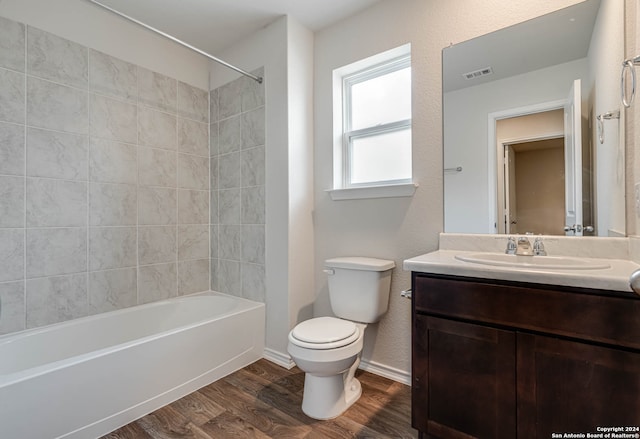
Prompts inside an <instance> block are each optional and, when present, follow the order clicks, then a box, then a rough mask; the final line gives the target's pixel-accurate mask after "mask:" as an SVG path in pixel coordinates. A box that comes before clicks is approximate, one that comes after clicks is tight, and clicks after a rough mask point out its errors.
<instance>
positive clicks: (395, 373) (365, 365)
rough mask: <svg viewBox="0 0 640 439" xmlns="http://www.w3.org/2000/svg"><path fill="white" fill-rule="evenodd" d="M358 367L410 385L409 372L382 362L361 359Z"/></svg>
mask: <svg viewBox="0 0 640 439" xmlns="http://www.w3.org/2000/svg"><path fill="white" fill-rule="evenodd" d="M359 369H362V370H364V371H367V372H371V373H373V374H376V375H380V376H383V377H385V378H389V379H390V380H393V381H397V382H399V383H402V384H406V385H407V386H410V385H411V373H410V372H407V371H404V370H400V369H396V368H395V367H391V366H386V365H384V364H380V363H376V362H375V361H368V360H365V359H361V360H360V366H359Z"/></svg>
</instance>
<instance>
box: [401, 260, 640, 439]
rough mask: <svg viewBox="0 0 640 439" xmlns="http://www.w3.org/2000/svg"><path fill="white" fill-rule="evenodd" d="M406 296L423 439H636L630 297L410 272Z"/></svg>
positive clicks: (636, 342)
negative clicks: (614, 436) (409, 301)
mask: <svg viewBox="0 0 640 439" xmlns="http://www.w3.org/2000/svg"><path fill="white" fill-rule="evenodd" d="M412 289H413V295H412V305H413V306H412V309H413V311H412V346H413V348H412V354H413V355H412V381H413V382H412V425H413V427H414V428H416V429H418V430H419V431H420V437H421V438H483V439H487V438H509V439H513V438H524V439H534V438H538V439H549V438H552V437H570V436H564V434H565V433H577V434H584V435H585V436H573V437H587V436H586V434H587V433H592V434H599V433H603V436H602V437H607V436H605V434H606V432H605V430H602V428H608V427H620V428H622V430H619V431H618V433H625V428H627V430H626V433H627V434H636V433H638V434H640V431H639V430H638V428H640V296H637V295H635V294H634V293H624V292H609V291H603V290H596V289H585V288H574V287H559V286H551V285H542V284H540V285H538V284H532V283H522V282H513V281H500V280H491V279H477V278H469V277H457V276H450V275H439V274H427V273H419V272H413V273H412ZM598 427H600V428H601V429H600V430H599V429H598ZM610 432H611V431H610ZM554 434H556V435H560V436H554ZM592 437H598V436H592ZM609 437H611V436H609ZM619 437H624V436H619ZM628 437H635V436H628Z"/></svg>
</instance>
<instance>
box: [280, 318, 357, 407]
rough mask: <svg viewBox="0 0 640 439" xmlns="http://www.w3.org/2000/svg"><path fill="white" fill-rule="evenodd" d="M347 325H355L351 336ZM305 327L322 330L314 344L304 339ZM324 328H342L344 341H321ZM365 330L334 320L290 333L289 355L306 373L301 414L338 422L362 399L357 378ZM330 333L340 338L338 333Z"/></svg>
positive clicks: (317, 320) (314, 322)
mask: <svg viewBox="0 0 640 439" xmlns="http://www.w3.org/2000/svg"><path fill="white" fill-rule="evenodd" d="M345 323H346V324H351V325H353V330H352V332H351V333H349V332H350V331H349V329H347V328H348V326H349V325H345ZM305 324H306V325H307V326H309V325H314V326H315V328H317V329H318V330H320V331H317V337H315V338H314V341H309V338H308V337H303V336H302V335H301V334H304V329H305ZM300 326H302V328H300ZM322 327H326V328H335V327H339V328H343V329H345V332H344V333H343V335H344V337H343V338H342V339H338V340H336V339H335V338H331V337H322V336H321V334H322V332H321V329H322ZM365 328H366V325H364V324H360V325H358V324H354V323H353V322H349V321H346V320H341V319H338V318H335V317H318V318H315V319H311V320H307V321H306V322H303V323H302V324H300V325H298V326H297V327H296V328H294V330H292V331H291V332H290V333H289V347H288V351H289V354H290V355H291V357H292V358H293V359H294V361H295V363H296V365H297V366H298V367H299V368H300V369H301V370H302V371H304V372H305V373H306V375H305V379H304V393H303V395H304V397H303V400H302V411H303V412H304V413H305V414H306V415H307V416H309V417H311V418H314V419H331V418H335V417H336V416H338V415H340V414H341V413H343V412H344V411H345V410H346V409H347V408H349V407H350V406H351V405H352V404H353V403H354V402H356V401H357V400H358V398H359V397H360V394H361V393H362V391H361V386H360V382H359V381H358V380H357V379H356V378H355V376H354V374H355V371H356V370H357V368H358V365H359V364H360V353H361V352H362V347H363V345H364V343H363V341H364V330H365ZM301 329H302V331H301ZM296 330H297V331H296ZM331 332H332V333H333V334H337V332H336V331H331ZM347 334H348V335H347ZM305 335H306V334H305ZM296 336H297V337H300V338H303V339H300V338H297V337H296Z"/></svg>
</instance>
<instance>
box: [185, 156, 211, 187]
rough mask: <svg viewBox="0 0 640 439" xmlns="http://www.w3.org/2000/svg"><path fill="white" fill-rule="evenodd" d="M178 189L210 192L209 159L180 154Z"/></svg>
mask: <svg viewBox="0 0 640 439" xmlns="http://www.w3.org/2000/svg"><path fill="white" fill-rule="evenodd" d="M178 187H179V188H181V189H199V190H204V191H206V190H209V158H208V157H200V156H197V155H190V154H178Z"/></svg>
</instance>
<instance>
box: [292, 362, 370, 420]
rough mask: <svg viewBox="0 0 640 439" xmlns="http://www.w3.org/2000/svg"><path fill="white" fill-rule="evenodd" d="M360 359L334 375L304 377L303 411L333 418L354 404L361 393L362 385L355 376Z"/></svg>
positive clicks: (313, 416) (319, 416) (319, 417)
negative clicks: (347, 368)
mask: <svg viewBox="0 0 640 439" xmlns="http://www.w3.org/2000/svg"><path fill="white" fill-rule="evenodd" d="M358 363H359V361H356V364H354V365H353V366H352V367H351V368H350V369H349V370H348V371H346V372H344V373H341V374H338V375H333V376H315V375H311V374H310V373H307V374H305V377H304V393H303V396H302V411H303V412H304V413H305V414H306V415H307V416H309V417H310V418H313V419H319V420H325V419H333V418H335V417H337V416H340V415H341V414H342V413H344V412H345V411H346V410H347V409H348V408H349V407H351V406H352V405H353V403H355V402H356V401H357V400H358V399H360V395H362V386H361V385H360V381H358V380H357V379H356V378H355V377H354V373H355V371H356V369H357V366H358Z"/></svg>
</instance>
